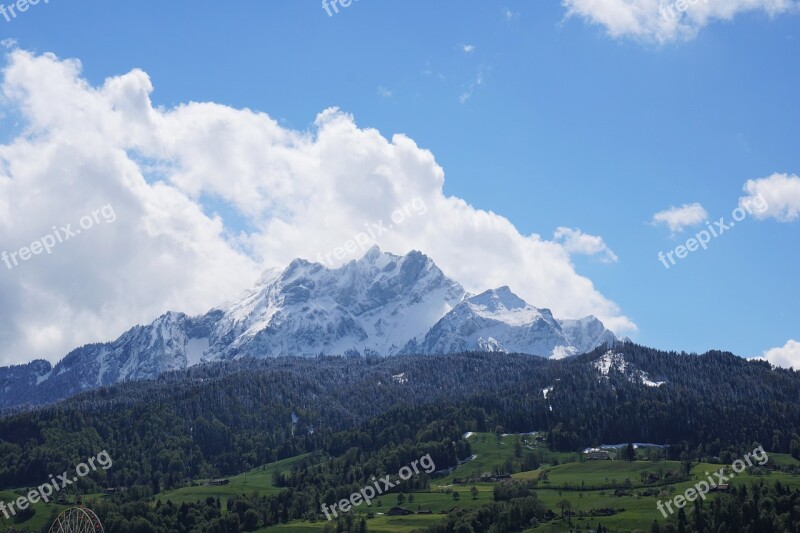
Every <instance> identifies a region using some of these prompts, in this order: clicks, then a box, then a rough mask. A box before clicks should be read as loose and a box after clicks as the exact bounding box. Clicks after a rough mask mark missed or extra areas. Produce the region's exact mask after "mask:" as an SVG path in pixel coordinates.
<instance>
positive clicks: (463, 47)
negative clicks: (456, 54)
mask: <svg viewBox="0 0 800 533" xmlns="http://www.w3.org/2000/svg"><path fill="white" fill-rule="evenodd" d="M460 46H461V51H462V52H464V53H465V54H471V53H472V52H474V51H475V45H474V44H462V45H460Z"/></svg>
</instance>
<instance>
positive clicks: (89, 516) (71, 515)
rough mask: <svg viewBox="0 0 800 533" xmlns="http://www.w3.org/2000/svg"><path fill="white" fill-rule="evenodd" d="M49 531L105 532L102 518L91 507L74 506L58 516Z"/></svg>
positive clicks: (70, 532)
mask: <svg viewBox="0 0 800 533" xmlns="http://www.w3.org/2000/svg"><path fill="white" fill-rule="evenodd" d="M49 533H105V531H104V530H103V524H101V523H100V519H99V518H97V515H96V514H94V512H92V511H91V510H90V509H85V508H83V507H72V508H70V509H67V510H66V511H64V512H63V513H61V514H60V515H58V518H56V521H55V522H53V525H52V526H51V527H50V532H49Z"/></svg>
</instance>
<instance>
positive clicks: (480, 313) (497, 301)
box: [403, 287, 617, 359]
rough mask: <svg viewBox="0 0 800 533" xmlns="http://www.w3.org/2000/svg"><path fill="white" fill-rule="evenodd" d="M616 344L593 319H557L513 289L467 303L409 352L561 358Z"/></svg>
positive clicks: (407, 349) (414, 343) (489, 293)
mask: <svg viewBox="0 0 800 533" xmlns="http://www.w3.org/2000/svg"><path fill="white" fill-rule="evenodd" d="M615 340H617V339H616V337H615V336H614V334H613V333H611V332H610V331H609V330H607V329H606V328H605V326H603V323H602V322H600V321H599V320H598V319H597V318H595V317H593V316H589V317H586V318H583V319H581V320H556V319H555V318H554V317H553V313H552V312H550V310H549V309H539V308H536V307H534V306H532V305H530V304H528V303H526V302H525V301H524V300H522V299H521V298H520V297H519V296H517V295H516V294H514V293H513V292H511V289H510V288H508V287H501V288H499V289H493V290H488V291H486V292H484V293H482V294H479V295H477V296H470V297H467V298H465V299H464V300H463V301H462V302H461V303H459V304H458V305H457V306H456V307H455V308H453V310H452V311H450V312H449V313H447V314H446V315H445V316H444V317H442V319H441V320H439V321H438V322H437V323H436V324H435V325H434V326H433V327H432V328H431V330H430V331H429V332H428V333H427V335H425V337H424V339H423V340H422V341H421V342H417V341H416V340H412V341H411V342H409V344H407V345H406V346H405V347H404V348H403V352H404V353H414V354H441V353H458V352H466V351H477V352H503V353H525V354H532V355H540V356H543V357H555V358H557V359H558V358H561V357H565V356H568V355H575V354H578V353H584V352H588V351H590V350H592V349H594V348H596V347H597V346H600V345H602V344H608V343H610V342H613V341H615Z"/></svg>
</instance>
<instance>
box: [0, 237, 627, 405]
mask: <svg viewBox="0 0 800 533" xmlns="http://www.w3.org/2000/svg"><path fill="white" fill-rule="evenodd" d="M614 340H616V337H614V335H613V334H612V333H611V332H610V331H608V330H607V329H606V328H605V327H604V326H603V324H602V323H601V322H600V321H599V320H597V319H596V318H594V317H586V318H583V319H581V320H565V321H559V320H556V319H555V318H554V317H553V315H552V313H551V312H550V311H549V310H547V309H538V308H536V307H534V306H532V305H530V304H528V303H526V302H524V301H523V300H522V299H520V298H519V297H517V296H516V295H514V293H512V292H511V290H510V289H509V288H508V287H502V288H500V289H496V290H490V291H486V292H484V293H482V294H480V295H477V296H474V295H469V294H467V293H466V292H465V290H464V288H463V287H462V286H461V285H459V284H458V283H457V282H456V281H453V280H451V279H449V278H448V277H447V276H445V274H444V273H443V272H442V271H441V270H440V269H439V268H438V267H437V266H436V264H434V262H433V261H432V260H431V259H430V258H428V257H427V256H425V255H424V254H422V253H420V252H416V251H414V252H410V253H409V254H407V255H405V256H402V257H400V256H396V255H392V254H389V253H384V252H381V251H380V249H378V248H377V247H373V248H372V249H370V250H369V251H368V252H367V254H366V255H365V256H364V257H362V258H361V259H359V260H358V261H350V262H349V263H347V264H345V265H343V266H341V267H339V268H336V269H330V268H326V267H325V266H323V265H321V264H318V263H310V262H308V261H305V260H302V259H296V260H294V261H292V262H291V264H289V266H288V267H287V268H286V269H284V270H282V271H281V270H271V271H268V272H266V273H265V274H264V275H263V276H262V278H261V280H259V282H258V284H257V285H256V287H255V288H254V289H253V290H251V291H249V292H248V293H247V294H245V295H244V296H243V297H242V298H240V299H238V300H236V301H233V302H230V303H228V304H225V305H222V306H220V307H218V308H216V309H213V310H211V311H210V312H208V313H207V314H205V315H202V316H199V317H189V316H187V315H185V314H182V313H174V312H169V313H166V314H165V315H163V316H161V317H159V318H158V319H157V320H155V321H154V322H153V323H152V324H149V325H147V326H136V327H134V328H132V329H131V330H129V331H127V332H126V333H124V334H123V335H122V336H121V337H120V338H118V339H117V340H115V341H113V342H110V343H102V344H91V345H87V346H83V347H81V348H78V349H76V350H74V351H72V352H70V353H69V354H68V355H67V356H66V357H64V359H63V360H62V361H60V362H59V363H58V364H57V365H55V367H51V366H50V364H49V363H48V362H46V361H37V362H34V363H31V364H29V365H24V366H18V367H11V368H5V369H4V368H0V408H8V407H14V406H20V405H27V404H30V405H38V404H43V403H48V402H52V401H55V400H58V399H61V398H66V397H68V396H71V395H72V394H74V393H76V392H80V391H83V390H87V389H93V388H97V387H102V386H106V385H111V384H114V383H119V382H121V381H128V380H143V379H153V378H156V377H157V376H159V375H160V374H162V373H164V372H167V371H171V370H180V369H185V368H187V367H191V366H194V365H197V364H199V363H202V362H214V361H225V360H232V359H238V358H242V357H257V358H264V357H278V356H284V355H293V356H307V357H311V356H317V355H336V354H341V355H356V354H358V355H380V356H388V355H396V354H447V353H455V352H464V351H484V352H517V353H522V354H530V355H540V356H545V357H550V356H555V357H557V358H559V357H563V356H566V355H572V354H577V353H582V352H586V351H589V350H591V349H593V348H595V347H597V346H599V345H602V344H607V343H609V342H611V341H614Z"/></svg>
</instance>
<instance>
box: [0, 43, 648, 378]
mask: <svg viewBox="0 0 800 533" xmlns="http://www.w3.org/2000/svg"><path fill="white" fill-rule="evenodd" d="M3 74H4V76H3V80H2V85H1V86H0V90H2V104H1V105H2V108H3V109H2V110H3V111H4V112H13V113H16V114H19V115H20V116H21V117H22V119H23V124H24V131H23V132H22V133H21V134H19V135H18V136H16V137H15V138H13V139H11V140H9V141H8V142H7V144H4V145H0V251H2V250H7V251H14V250H19V249H20V248H22V247H24V246H29V245H30V243H31V242H33V241H35V240H37V239H39V238H41V236H43V235H46V234H48V233H51V232H52V226H54V225H63V224H67V223H73V224H75V223H76V222H77V221H79V220H80V219H81V217H82V216H84V215H86V214H89V213H91V212H92V210H94V209H97V208H98V207H99V206H103V205H107V204H110V205H112V206H113V209H114V211H115V213H116V220H115V221H114V223H113V224H102V225H98V226H97V227H95V228H93V229H92V230H91V231H90V232H86V233H85V234H82V235H81V236H80V238H79V239H73V240H70V241H67V242H64V243H63V244H61V245H60V246H58V247H57V248H56V249H54V250H53V252H52V254H51V255H47V254H41V255H36V256H33V257H32V258H31V259H30V260H29V261H26V262H24V263H21V264H20V265H19V266H17V267H15V268H13V269H7V268H5V266H4V265H3V264H2V263H0V315H1V316H0V346H3V349H2V351H0V364H9V363H12V362H23V361H27V360H29V359H31V358H32V357H45V358H47V359H50V360H55V359H58V358H60V357H61V356H63V355H64V354H65V353H66V352H67V351H68V350H70V349H72V348H74V347H77V346H80V345H82V344H85V343H88V342H96V341H105V340H110V339H113V338H116V336H118V335H119V334H120V333H122V332H123V331H124V330H125V329H127V328H128V327H130V326H132V325H134V324H136V323H148V322H150V321H152V320H153V319H154V318H156V317H157V316H158V315H159V314H161V313H163V312H165V311H167V310H177V311H184V312H187V313H189V314H199V313H203V312H205V311H207V310H208V309H210V308H212V307H213V306H214V305H218V304H220V303H222V302H223V301H226V300H229V299H231V298H234V297H237V296H238V295H239V293H240V291H242V290H244V289H247V288H248V287H250V286H252V284H253V283H254V282H255V281H256V279H257V278H258V277H259V274H260V272H261V271H263V270H264V269H266V268H271V267H282V266H285V265H286V264H287V263H288V262H289V261H291V260H292V259H293V258H295V257H305V258H308V259H309V260H312V261H320V257H321V254H324V253H326V252H329V251H330V250H331V249H332V247H333V246H337V245H341V244H343V243H345V242H346V241H348V240H349V239H351V238H352V237H353V236H354V235H356V234H357V233H359V232H362V231H363V230H364V228H365V225H370V224H375V223H378V222H381V221H383V223H384V224H386V225H388V224H389V223H390V218H391V214H392V213H393V212H394V211H395V210H397V209H398V208H402V206H405V205H409V204H411V205H414V202H424V205H425V207H426V209H425V210H424V213H423V212H422V211H419V212H417V213H416V214H415V215H414V216H409V217H407V219H406V220H404V221H403V223H402V224H398V225H396V227H394V228H393V229H392V230H391V231H387V232H382V233H380V234H378V235H376V237H375V239H374V242H375V243H376V244H378V245H380V246H381V248H383V249H385V250H387V251H391V252H394V253H398V254H403V253H407V252H409V251H410V250H412V249H418V250H421V251H423V252H425V253H426V254H428V255H429V256H430V257H431V258H432V259H433V260H434V261H436V263H437V264H438V265H439V266H440V267H441V268H442V269H443V270H444V271H445V273H447V274H448V275H449V276H451V277H453V278H454V279H456V280H458V281H460V282H461V283H462V284H464V285H465V287H466V288H467V290H470V291H472V292H476V293H477V292H479V291H482V290H485V289H487V288H490V287H499V286H502V285H506V284H507V285H510V286H512V288H513V289H514V290H515V292H517V293H518V294H520V296H521V297H523V298H526V299H527V300H529V301H530V302H531V303H532V304H535V305H537V306H540V307H549V308H551V309H553V311H554V312H555V313H556V314H557V315H558V316H560V317H564V318H573V317H580V316H584V315H587V314H595V315H597V316H598V317H600V318H601V319H602V320H604V321H605V322H606V324H607V325H608V326H609V327H611V328H613V329H614V330H616V331H617V332H624V331H630V330H633V329H635V325H634V324H633V323H632V322H631V320H630V319H628V318H627V317H626V316H624V315H623V314H622V312H621V310H620V309H619V308H618V306H617V305H616V304H615V303H614V302H612V301H610V300H609V299H608V298H606V297H605V296H603V295H602V294H601V293H600V292H599V291H598V290H597V289H596V288H595V287H594V286H593V284H592V282H591V281H590V280H589V279H587V278H586V277H583V276H581V275H579V274H578V273H577V272H576V271H575V268H574V267H573V265H572V263H571V260H570V253H573V252H574V250H573V252H571V251H570V250H568V249H567V248H568V246H566V243H567V242H572V241H571V240H569V239H567V240H566V241H564V242H556V241H549V240H546V239H543V238H542V237H540V236H539V235H536V234H532V235H523V234H521V233H520V232H519V231H518V230H517V229H516V228H515V227H514V226H513V225H512V224H511V222H509V221H508V219H506V218H504V217H502V216H500V215H497V214H494V213H491V212H486V211H482V210H479V209H476V208H474V207H472V206H471V205H469V204H468V203H467V202H466V201H464V200H462V199H460V198H456V197H452V196H446V195H445V194H444V193H443V185H444V171H443V169H442V168H441V167H440V166H439V165H438V164H437V163H436V160H435V158H434V156H433V154H432V153H431V152H429V151H427V150H424V149H422V148H420V147H419V146H417V145H416V144H415V142H414V141H413V140H412V139H410V138H409V137H407V136H405V135H395V136H393V137H392V138H391V139H387V138H385V137H383V136H382V135H381V134H380V133H379V132H378V131H376V130H374V129H369V128H360V127H358V126H357V125H356V123H355V121H354V119H353V117H352V116H350V115H348V114H345V113H343V112H341V111H339V110H337V109H328V110H325V111H322V112H321V113H320V114H319V115H318V116H317V119H316V121H315V123H314V125H313V127H311V128H310V130H309V131H294V130H290V129H287V128H284V127H282V126H281V125H280V124H279V123H278V122H276V121H275V120H273V119H272V118H270V117H269V116H268V115H266V114H264V113H258V112H254V111H251V110H247V109H234V108H231V107H227V106H223V105H218V104H214V103H187V104H182V105H178V106H176V107H174V108H170V109H163V108H157V107H154V106H153V104H152V102H151V100H150V93H151V92H152V91H153V86H152V84H151V82H150V79H149V77H148V76H147V74H145V73H144V72H142V71H140V70H132V71H131V72H128V73H127V74H124V75H120V76H117V77H112V78H109V79H107V80H106V81H105V82H104V83H103V84H102V85H100V86H92V85H91V84H90V83H88V82H87V81H86V80H84V79H83V78H82V77H81V64H80V62H78V61H76V60H62V59H59V58H57V57H55V56H53V55H51V54H44V55H35V54H32V53H29V52H27V51H23V50H12V51H11V52H10V53H9V55H8V58H7V65H6V68H5V69H4V71H3ZM581 240H582V239H578V241H581ZM370 244H372V243H370ZM584 246H585V245H584ZM362 253H363V252H362V251H361V250H355V251H353V252H352V253H349V254H348V257H345V258H344V259H343V260H342V262H343V261H346V260H349V259H351V258H354V257H357V256H360V255H362Z"/></svg>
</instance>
